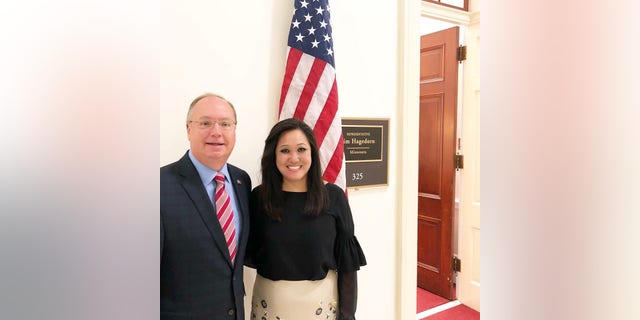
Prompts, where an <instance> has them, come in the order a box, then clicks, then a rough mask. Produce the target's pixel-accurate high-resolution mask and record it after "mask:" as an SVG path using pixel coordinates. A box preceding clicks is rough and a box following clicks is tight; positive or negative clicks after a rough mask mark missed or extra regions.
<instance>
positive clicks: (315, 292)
mask: <svg viewBox="0 0 640 320" xmlns="http://www.w3.org/2000/svg"><path fill="white" fill-rule="evenodd" d="M337 316H338V275H337V273H336V272H335V270H329V272H328V273H327V276H326V277H325V278H324V279H322V280H315V281H309V280H303V281H287V280H278V281H273V280H269V279H267V278H264V277H261V276H260V275H259V274H258V275H256V281H255V283H254V285H253V297H252V299H251V319H252V320H253V319H256V320H316V319H317V320H335V319H336V318H337Z"/></svg>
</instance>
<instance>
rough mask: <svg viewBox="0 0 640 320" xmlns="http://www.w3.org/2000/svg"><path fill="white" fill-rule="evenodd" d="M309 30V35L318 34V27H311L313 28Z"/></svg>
mask: <svg viewBox="0 0 640 320" xmlns="http://www.w3.org/2000/svg"><path fill="white" fill-rule="evenodd" d="M307 31H309V35H312V34H316V28H314V27H311V29H307Z"/></svg>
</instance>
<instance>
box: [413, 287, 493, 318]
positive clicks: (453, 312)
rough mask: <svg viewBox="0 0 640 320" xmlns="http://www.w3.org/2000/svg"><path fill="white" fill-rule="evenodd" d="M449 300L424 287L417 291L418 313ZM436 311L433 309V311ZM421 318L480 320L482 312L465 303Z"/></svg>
mask: <svg viewBox="0 0 640 320" xmlns="http://www.w3.org/2000/svg"><path fill="white" fill-rule="evenodd" d="M448 302H449V300H447V299H445V298H442V297H440V296H438V295H435V294H433V293H431V292H428V291H426V290H424V289H422V288H418V291H417V301H416V306H417V309H418V310H417V313H418V314H419V313H421V312H423V311H426V310H429V309H431V308H433V307H437V306H439V305H443V304H445V303H448ZM433 312H435V310H433V311H432V312H431V313H433ZM420 320H480V312H478V311H476V310H473V309H471V308H469V307H467V306H465V305H463V304H460V305H458V306H455V307H452V308H449V309H446V310H444V311H440V312H438V313H435V314H432V315H431V316H427V317H425V318H422V319H420Z"/></svg>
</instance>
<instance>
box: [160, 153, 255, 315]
mask: <svg viewBox="0 0 640 320" xmlns="http://www.w3.org/2000/svg"><path fill="white" fill-rule="evenodd" d="M227 167H228V169H229V180H230V181H232V184H233V188H234V191H235V194H236V200H237V201H238V203H237V207H238V211H240V212H237V213H236V214H239V215H240V217H241V221H242V226H241V235H240V238H239V239H238V252H237V254H236V261H235V263H234V264H233V266H232V264H231V260H230V258H229V251H228V249H227V245H226V242H225V238H224V234H223V233H222V228H221V227H220V223H219V222H218V219H217V218H216V215H215V208H214V205H213V203H212V202H211V201H210V200H209V197H208V196H207V194H206V191H205V188H204V186H203V185H202V180H200V176H199V175H198V171H197V170H196V168H195V166H194V165H193V163H192V162H191V159H189V156H188V155H187V154H185V155H184V156H183V157H182V158H181V159H180V160H178V161H177V162H174V163H172V164H169V165H166V166H164V167H162V168H160V319H162V320H173V319H176V320H177V319H193V320H195V319H203V320H204V319H207V320H223V319H224V320H244V296H245V291H244V284H243V275H242V265H243V260H244V255H245V249H246V246H247V238H248V235H249V194H250V192H251V178H250V177H249V175H248V174H247V172H245V171H244V170H242V169H240V168H238V167H235V166H233V165H231V164H227Z"/></svg>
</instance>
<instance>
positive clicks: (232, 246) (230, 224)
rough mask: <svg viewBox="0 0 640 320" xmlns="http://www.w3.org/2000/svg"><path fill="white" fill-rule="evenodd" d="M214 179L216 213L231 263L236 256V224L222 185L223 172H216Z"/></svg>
mask: <svg viewBox="0 0 640 320" xmlns="http://www.w3.org/2000/svg"><path fill="white" fill-rule="evenodd" d="M214 180H215V181H216V183H217V184H218V187H217V188H216V203H215V205H216V212H217V213H218V220H219V221H220V226H221V227H222V232H224V238H225V239H226V240H227V247H228V248H229V256H231V263H233V261H234V259H235V257H236V224H235V221H234V219H233V210H232V209H231V198H229V194H228V193H227V190H226V189H225V187H224V174H222V172H220V173H218V174H217V175H216V177H215V178H214Z"/></svg>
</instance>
